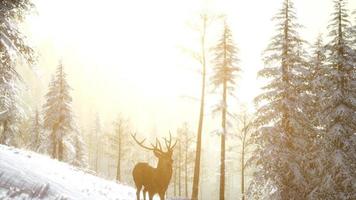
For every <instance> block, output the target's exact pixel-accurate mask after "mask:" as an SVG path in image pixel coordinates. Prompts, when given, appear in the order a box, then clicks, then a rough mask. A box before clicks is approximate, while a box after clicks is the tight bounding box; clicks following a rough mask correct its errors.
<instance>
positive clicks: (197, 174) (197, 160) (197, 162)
mask: <svg viewBox="0 0 356 200" xmlns="http://www.w3.org/2000/svg"><path fill="white" fill-rule="evenodd" d="M206 22H207V16H206V15H204V17H203V30H202V32H203V33H202V36H201V51H202V58H201V59H202V68H203V69H202V88H201V98H200V113H199V125H198V133H197V145H196V149H195V150H196V153H195V164H194V177H193V186H192V187H193V188H192V200H198V194H199V178H200V158H201V142H202V141H201V140H202V131H203V121H204V104H205V76H206V60H205V59H206V58H205V32H206Z"/></svg>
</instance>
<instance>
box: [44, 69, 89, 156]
mask: <svg viewBox="0 0 356 200" xmlns="http://www.w3.org/2000/svg"><path fill="white" fill-rule="evenodd" d="M70 90H71V88H70V86H69V85H68V83H67V80H66V74H65V72H64V68H63V64H62V63H61V62H60V63H59V65H58V68H57V71H56V74H55V76H54V77H53V78H52V81H51V83H50V86H49V91H48V93H47V94H46V96H45V97H46V103H45V104H44V106H43V110H44V114H43V117H44V129H45V130H46V131H47V132H48V139H49V140H48V141H47V143H48V144H49V145H48V146H49V148H50V149H48V153H49V154H51V156H52V157H53V158H55V159H58V160H61V161H66V162H69V163H81V160H83V159H84V157H83V156H82V154H83V152H82V151H83V149H84V146H81V145H83V144H84V143H83V142H82V138H81V135H80V134H79V132H78V130H77V128H76V126H75V123H74V119H73V113H72V106H71V105H72V97H71V96H70V93H69V92H70ZM78 146H81V147H78ZM68 152H71V153H68ZM74 158H79V159H80V160H78V161H73V159H74Z"/></svg>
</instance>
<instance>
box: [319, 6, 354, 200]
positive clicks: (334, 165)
mask: <svg viewBox="0 0 356 200" xmlns="http://www.w3.org/2000/svg"><path fill="white" fill-rule="evenodd" d="M346 8H347V2H346V1H345V0H335V1H334V12H333V13H332V19H331V22H330V24H329V27H328V28H329V29H330V33H329V37H330V41H329V42H328V44H327V45H326V48H327V52H326V61H327V66H326V75H327V76H326V78H325V88H326V89H325V91H324V92H322V93H321V94H322V96H323V99H324V101H325V107H324V108H323V111H324V112H323V121H324V123H325V136H324V138H323V149H324V151H325V153H324V154H323V156H324V160H325V163H323V166H324V169H325V170H326V172H325V173H324V174H325V175H324V176H323V177H322V178H323V179H322V182H321V183H320V184H319V185H318V186H319V187H318V188H316V189H315V190H314V192H313V195H314V196H316V197H317V198H322V199H355V198H356V193H355V191H356V185H355V181H356V135H355V132H356V115H355V112H356V103H355V99H356V90H355V88H356V70H355V69H356V54H355V50H354V49H353V47H352V45H353V44H352V35H351V34H350V31H349V30H351V29H350V22H349V21H348V17H349V16H348V11H347V9H346Z"/></svg>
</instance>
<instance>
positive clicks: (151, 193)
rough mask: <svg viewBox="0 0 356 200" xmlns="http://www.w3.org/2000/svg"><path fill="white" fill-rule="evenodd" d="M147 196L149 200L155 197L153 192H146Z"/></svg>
mask: <svg viewBox="0 0 356 200" xmlns="http://www.w3.org/2000/svg"><path fill="white" fill-rule="evenodd" d="M148 195H149V197H150V200H153V196H154V195H155V194H154V193H153V192H148Z"/></svg>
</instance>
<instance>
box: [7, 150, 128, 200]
mask: <svg viewBox="0 0 356 200" xmlns="http://www.w3.org/2000/svg"><path fill="white" fill-rule="evenodd" d="M7 199H16V200H17V199H33V200H38V199H45V200H64V199H67V200H72V199H73V200H82V199H85V200H90V199H93V200H100V199H105V200H106V199H107V200H133V199H135V190H134V189H133V188H131V187H129V186H124V185H119V184H117V183H115V182H110V181H107V180H103V179H101V178H98V177H96V176H94V175H91V174H88V173H85V172H83V171H81V170H79V169H77V168H75V167H73V166H70V165H68V164H65V163H62V162H58V161H56V160H52V159H50V158H48V157H47V156H43V155H39V154H36V153H33V152H29V151H24V150H19V149H16V148H12V147H7V146H3V145H0V200H7Z"/></svg>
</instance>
